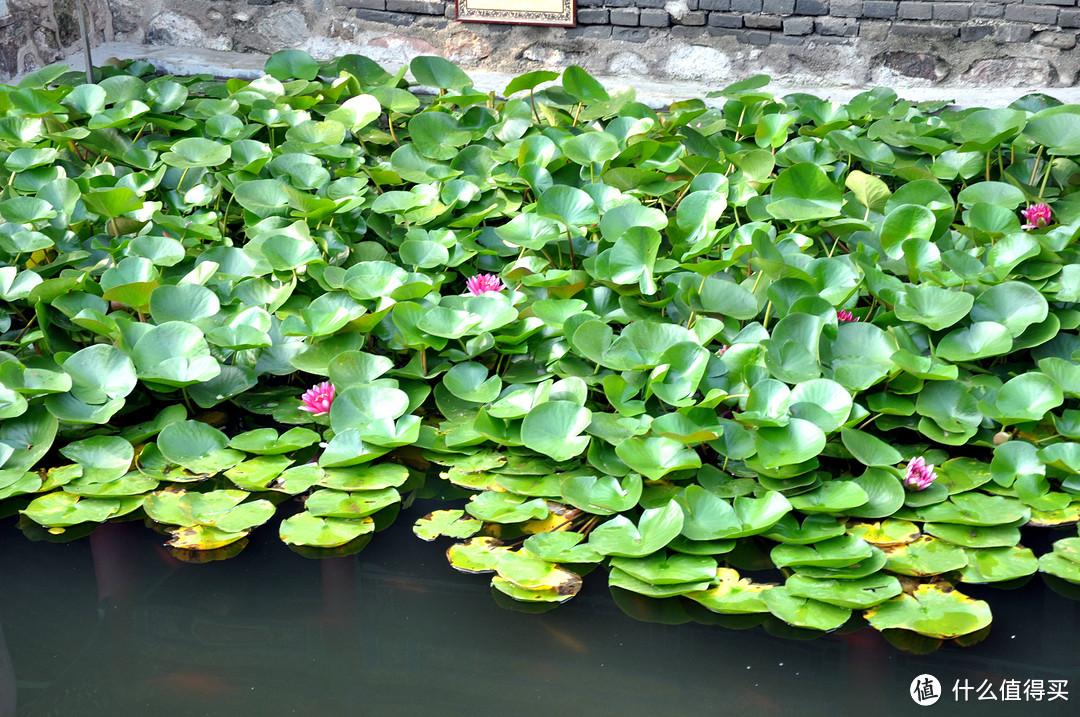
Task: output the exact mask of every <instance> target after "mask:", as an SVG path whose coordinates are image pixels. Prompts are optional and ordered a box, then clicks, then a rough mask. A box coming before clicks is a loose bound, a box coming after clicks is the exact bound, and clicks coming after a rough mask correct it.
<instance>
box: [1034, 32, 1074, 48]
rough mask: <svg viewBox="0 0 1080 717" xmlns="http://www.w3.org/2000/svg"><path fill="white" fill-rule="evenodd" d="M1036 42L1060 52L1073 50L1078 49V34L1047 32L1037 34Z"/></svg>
mask: <svg viewBox="0 0 1080 717" xmlns="http://www.w3.org/2000/svg"><path fill="white" fill-rule="evenodd" d="M1035 42H1037V43H1039V44H1040V45H1046V46H1047V47H1056V48H1057V49H1059V50H1071V49H1073V48H1074V47H1076V33H1075V32H1061V31H1060V30H1057V31H1054V30H1046V31H1044V32H1037V33H1035Z"/></svg>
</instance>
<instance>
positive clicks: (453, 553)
mask: <svg viewBox="0 0 1080 717" xmlns="http://www.w3.org/2000/svg"><path fill="white" fill-rule="evenodd" d="M508 552H510V548H507V547H506V546H504V545H503V544H502V541H501V540H496V539H495V538H489V537H486V536H483V537H477V538H470V539H469V540H466V541H465V542H464V543H455V544H454V545H451V546H450V548H449V549H448V550H447V551H446V557H447V559H448V560H449V561H450V565H451V566H453V567H454V569H455V570H460V571H461V572H463V573H492V572H495V566H496V565H498V563H499V559H500V558H501V557H502V556H503V555H505V554H506V553H508Z"/></svg>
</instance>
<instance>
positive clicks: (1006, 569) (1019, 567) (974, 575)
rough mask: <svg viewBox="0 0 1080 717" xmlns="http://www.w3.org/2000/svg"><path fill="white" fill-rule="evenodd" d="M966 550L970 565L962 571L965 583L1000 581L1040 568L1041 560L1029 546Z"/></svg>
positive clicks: (1027, 573) (1013, 578)
mask: <svg viewBox="0 0 1080 717" xmlns="http://www.w3.org/2000/svg"><path fill="white" fill-rule="evenodd" d="M964 552H965V553H967V556H968V565H967V567H966V568H964V569H963V570H962V571H961V575H963V578H961V579H962V580H963V581H964V582H965V583H1000V582H1004V581H1006V580H1015V579H1016V578H1022V577H1024V576H1025V575H1031V574H1033V573H1035V572H1036V571H1037V570H1038V569H1039V560H1038V559H1037V558H1036V557H1035V553H1033V552H1031V551H1030V550H1028V549H1027V548H1021V547H1018V546H1011V547H1003V548H967V549H966V550H964Z"/></svg>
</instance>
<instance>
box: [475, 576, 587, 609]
mask: <svg viewBox="0 0 1080 717" xmlns="http://www.w3.org/2000/svg"><path fill="white" fill-rule="evenodd" d="M491 587H493V588H495V589H496V590H498V591H499V592H500V593H502V594H504V595H506V596H508V597H511V598H513V599H514V600H518V601H521V602H532V603H544V602H548V603H560V602H566V601H567V600H569V599H570V598H572V597H574V595H573V594H570V595H562V594H560V593H559V591H558V589H557V588H550V587H543V588H537V589H529V588H523V587H521V586H520V585H517V584H515V583H513V582H511V581H509V580H507V579H506V578H504V577H502V576H501V575H495V576H493V577H492V578H491Z"/></svg>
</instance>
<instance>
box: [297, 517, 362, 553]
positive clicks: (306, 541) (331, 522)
mask: <svg viewBox="0 0 1080 717" xmlns="http://www.w3.org/2000/svg"><path fill="white" fill-rule="evenodd" d="M374 529H375V522H374V521H373V520H372V519H371V518H370V517H367V518H361V519H359V520H343V519H341V518H319V517H316V516H314V515H312V514H311V513H308V512H307V511H304V512H302V513H297V514H296V515H293V516H290V517H288V518H286V519H285V520H283V521H281V527H280V528H279V529H278V533H279V535H280V536H281V540H282V542H285V543H288V544H289V545H308V546H312V547H316V548H336V547H338V546H341V545H345V544H346V543H349V542H351V541H353V540H355V539H356V538H358V537H360V536H361V535H365V534H367V533H370V532H372V531H373V530H374Z"/></svg>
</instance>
